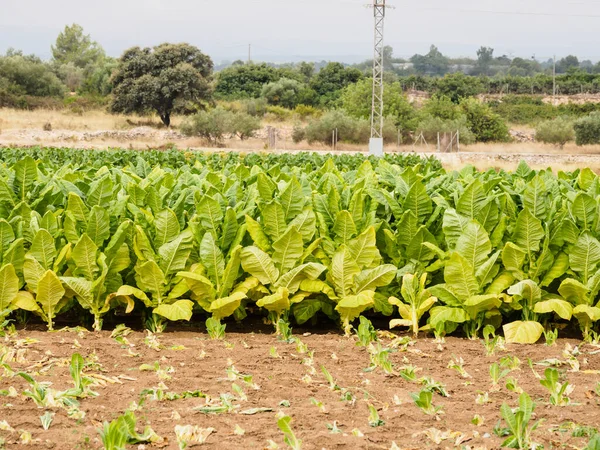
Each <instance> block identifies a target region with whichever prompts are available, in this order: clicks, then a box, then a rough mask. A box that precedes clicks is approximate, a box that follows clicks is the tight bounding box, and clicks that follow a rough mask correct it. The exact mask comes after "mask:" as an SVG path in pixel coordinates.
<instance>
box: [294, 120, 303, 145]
mask: <svg viewBox="0 0 600 450" xmlns="http://www.w3.org/2000/svg"><path fill="white" fill-rule="evenodd" d="M305 138H306V133H305V132H304V127H303V126H302V125H301V124H299V123H297V124H295V125H294V128H293V129H292V141H294V144H299V143H300V142H302V141H303V140H304V139H305Z"/></svg>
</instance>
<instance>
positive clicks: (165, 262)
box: [158, 230, 212, 276]
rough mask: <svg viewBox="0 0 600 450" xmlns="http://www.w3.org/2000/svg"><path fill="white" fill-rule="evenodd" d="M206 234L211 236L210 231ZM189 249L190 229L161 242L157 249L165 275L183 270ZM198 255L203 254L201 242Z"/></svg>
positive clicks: (190, 248) (190, 244) (190, 246)
mask: <svg viewBox="0 0 600 450" xmlns="http://www.w3.org/2000/svg"><path fill="white" fill-rule="evenodd" d="M206 234H207V235H209V236H212V235H211V233H206ZM205 236H206V235H205ZM203 242H204V241H203ZM191 251H192V233H191V231H190V230H185V231H184V232H183V233H181V234H179V235H178V236H177V237H176V238H175V239H173V240H171V241H170V242H167V243H166V244H163V245H162V246H161V247H160V248H159V249H158V255H159V256H160V268H161V269H162V271H163V273H164V274H165V276H169V275H171V274H173V273H177V272H179V271H181V270H185V268H186V266H187V264H188V259H189V256H190V253H191ZM200 255H201V256H202V255H203V248H202V244H200Z"/></svg>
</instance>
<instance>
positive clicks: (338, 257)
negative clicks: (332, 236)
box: [329, 245, 360, 297]
mask: <svg viewBox="0 0 600 450" xmlns="http://www.w3.org/2000/svg"><path fill="white" fill-rule="evenodd" d="M359 272H360V268H359V267H358V264H356V261H355V259H354V258H353V256H352V253H351V251H350V249H349V248H348V247H346V246H345V245H342V246H341V247H340V248H339V249H338V251H337V252H335V254H334V255H333V259H332V261H331V272H330V273H329V276H331V280H332V281H333V285H334V286H335V290H336V293H337V294H338V295H339V296H340V297H346V296H349V295H351V294H352V292H353V290H354V277H355V276H356V275H357V274H358V273H359Z"/></svg>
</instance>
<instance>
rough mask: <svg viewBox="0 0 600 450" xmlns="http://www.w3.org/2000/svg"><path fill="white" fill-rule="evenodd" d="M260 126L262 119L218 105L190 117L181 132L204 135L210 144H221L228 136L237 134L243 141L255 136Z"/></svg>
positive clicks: (189, 134) (187, 134)
mask: <svg viewBox="0 0 600 450" xmlns="http://www.w3.org/2000/svg"><path fill="white" fill-rule="evenodd" d="M260 128H261V123H260V119H257V118H256V117H252V116H251V115H249V114H246V113H245V112H237V113H236V112H232V111H227V110H226V109H224V108H222V107H217V108H215V109H213V110H210V111H202V112H199V113H197V114H194V115H193V116H191V117H189V118H188V119H187V120H186V121H185V122H184V123H183V124H182V125H181V132H182V133H183V134H185V135H186V136H198V137H202V138H204V139H206V140H207V141H208V143H209V144H210V145H216V146H219V145H222V141H223V139H224V138H225V137H226V136H237V137H239V138H240V139H241V140H242V141H243V140H244V139H248V138H250V137H252V136H254V133H255V132H256V131H257V130H259V129H260Z"/></svg>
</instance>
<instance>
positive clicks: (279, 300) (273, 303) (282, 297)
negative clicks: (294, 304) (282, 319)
mask: <svg viewBox="0 0 600 450" xmlns="http://www.w3.org/2000/svg"><path fill="white" fill-rule="evenodd" d="M256 306H258V307H260V308H265V309H266V310H267V311H273V312H275V313H277V314H281V313H282V312H284V311H287V310H288V309H290V297H289V291H288V290H287V289H286V288H284V287H280V288H278V289H277V292H275V293H274V294H271V295H267V296H265V297H262V298H261V299H260V300H258V301H257V302H256Z"/></svg>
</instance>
